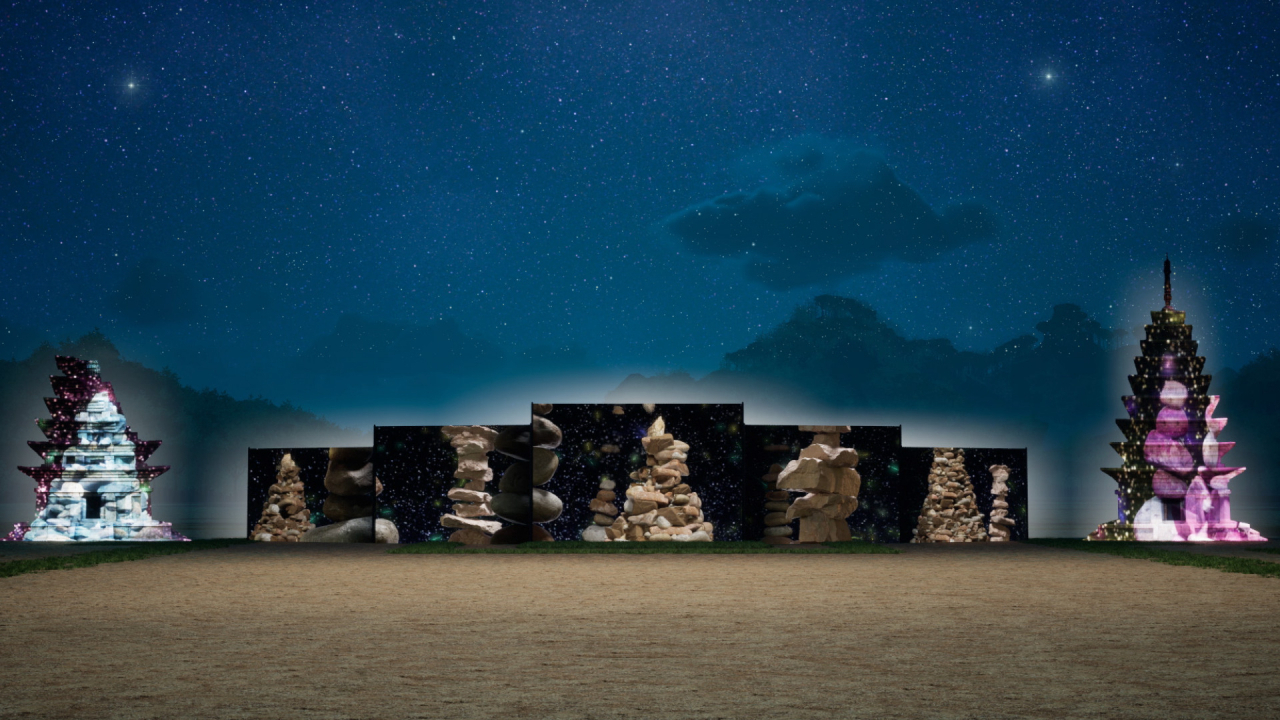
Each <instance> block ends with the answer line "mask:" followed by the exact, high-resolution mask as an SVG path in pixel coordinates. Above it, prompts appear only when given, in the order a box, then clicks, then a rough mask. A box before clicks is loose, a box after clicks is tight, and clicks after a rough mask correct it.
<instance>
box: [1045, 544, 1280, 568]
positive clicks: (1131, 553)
mask: <svg viewBox="0 0 1280 720" xmlns="http://www.w3.org/2000/svg"><path fill="white" fill-rule="evenodd" d="M1023 542H1025V543H1027V544H1028V545H1040V546H1042V547H1052V548H1061V549H1063V550H1083V551H1084V552H1093V553H1103V554H1104V555H1116V556H1118V557H1125V558H1133V559H1135V560H1154V561H1156V562H1162V563H1165V564H1166V565H1184V566H1187V567H1198V568H1208V569H1210V570H1221V571H1222V572H1229V573H1241V574H1244V575H1261V576H1263V577H1280V563H1276V562H1272V561H1270V560H1255V559H1253V558H1240V557H1225V556H1222V555H1202V554H1199V553H1192V552H1187V551H1185V550H1167V549H1164V548H1159V547H1151V543H1145V542H1120V541H1115V542H1108V541H1087V540H1075V539H1067V538H1034V539H1031V540H1024V541H1023Z"/></svg>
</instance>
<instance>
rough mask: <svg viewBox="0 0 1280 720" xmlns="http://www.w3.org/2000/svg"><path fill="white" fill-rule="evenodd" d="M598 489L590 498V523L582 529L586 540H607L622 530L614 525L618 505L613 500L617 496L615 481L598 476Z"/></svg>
mask: <svg viewBox="0 0 1280 720" xmlns="http://www.w3.org/2000/svg"><path fill="white" fill-rule="evenodd" d="M599 487H600V489H599V490H598V491H596V496H595V497H594V498H592V499H591V505H590V508H591V512H592V516H591V522H592V524H591V525H588V526H587V528H586V529H585V530H583V531H582V539H583V540H586V541H587V542H608V541H610V540H617V539H618V538H620V537H622V531H621V530H619V529H618V528H616V527H614V525H615V524H616V523H617V522H618V506H617V505H616V504H614V501H616V500H617V498H618V493H617V490H616V489H615V488H616V487H617V483H615V482H614V481H613V480H612V479H611V478H609V477H607V476H606V477H602V478H600V486H599Z"/></svg>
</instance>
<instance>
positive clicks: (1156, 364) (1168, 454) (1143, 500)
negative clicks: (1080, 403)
mask: <svg viewBox="0 0 1280 720" xmlns="http://www.w3.org/2000/svg"><path fill="white" fill-rule="evenodd" d="M1186 320H1187V314H1186V313H1185V312H1182V311H1181V310H1175V309H1174V307H1173V290H1172V287H1171V283H1170V268H1169V259H1168V258H1167V257H1166V258H1165V261H1164V308H1162V309H1160V310H1154V311H1152V312H1151V324H1150V325H1147V326H1146V339H1145V340H1143V341H1142V342H1141V346H1142V356H1141V357H1137V358H1134V361H1133V362H1134V366H1135V368H1136V369H1137V373H1136V374H1134V375H1130V376H1129V386H1130V387H1131V388H1132V389H1133V394H1132V395H1127V396H1125V397H1124V398H1123V400H1124V405H1125V409H1126V410H1127V411H1128V414H1129V417H1128V418H1122V419H1120V420H1117V421H1116V424H1117V425H1118V426H1119V427H1120V431H1121V432H1122V433H1124V438H1125V439H1124V442H1116V443H1111V447H1113V448H1114V449H1115V451H1116V452H1117V453H1119V454H1120V457H1121V458H1122V459H1123V462H1122V463H1121V466H1120V467H1118V468H1103V469H1102V471H1103V472H1105V473H1106V474H1108V475H1110V476H1111V477H1112V478H1113V479H1114V480H1115V481H1116V484H1118V485H1119V486H1120V487H1119V488H1118V489H1117V490H1116V501H1117V502H1116V505H1117V518H1116V519H1115V520H1112V521H1110V522H1106V523H1103V524H1101V525H1099V526H1098V529H1097V530H1095V531H1094V532H1093V533H1091V534H1090V535H1089V536H1088V539H1089V540H1161V541H1182V540H1190V541H1241V540H1244V541H1250V540H1257V541H1261V540H1265V538H1263V537H1262V536H1261V535H1259V534H1258V532H1257V531H1256V530H1253V529H1252V528H1250V527H1249V525H1248V524H1247V523H1242V522H1237V521H1235V520H1232V519H1231V500H1230V498H1231V490H1230V489H1228V487H1227V485H1228V483H1229V482H1230V481H1231V479H1232V478H1234V477H1235V476H1237V475H1239V474H1240V473H1242V472H1244V468H1242V467H1228V466H1226V465H1223V464H1222V456H1223V455H1225V454H1226V453H1227V451H1228V450H1230V449H1231V448H1232V447H1233V446H1234V445H1235V443H1233V442H1219V441H1218V435H1219V434H1220V433H1221V432H1222V430H1223V428H1225V427H1226V424H1227V420H1226V418H1215V417H1214V416H1213V412H1214V410H1215V409H1216V408H1217V406H1218V396H1217V395H1209V394H1208V390H1209V382H1210V380H1211V378H1210V376H1208V375H1205V374H1203V370H1204V358H1203V357H1200V356H1198V355H1196V351H1197V349H1198V345H1197V343H1196V341H1195V340H1192V339H1191V326H1190V325H1188V324H1187V322H1186Z"/></svg>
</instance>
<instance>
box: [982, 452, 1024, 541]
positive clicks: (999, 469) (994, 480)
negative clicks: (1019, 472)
mask: <svg viewBox="0 0 1280 720" xmlns="http://www.w3.org/2000/svg"><path fill="white" fill-rule="evenodd" d="M987 470H988V471H989V472H990V473H991V494H992V495H995V499H994V500H992V501H991V522H990V524H988V525H987V541H988V542H1006V541H1008V540H1009V538H1010V537H1011V536H1012V533H1013V526H1014V525H1016V524H1017V523H1016V521H1014V519H1013V518H1011V517H1009V501H1008V500H1006V499H1005V496H1006V495H1007V494H1008V493H1009V466H1008V465H992V466H991V467H989V468H987Z"/></svg>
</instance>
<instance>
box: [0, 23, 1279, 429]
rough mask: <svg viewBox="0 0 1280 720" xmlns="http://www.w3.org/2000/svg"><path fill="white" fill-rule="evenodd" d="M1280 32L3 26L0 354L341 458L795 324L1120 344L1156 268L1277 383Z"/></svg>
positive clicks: (1221, 361) (1120, 27) (1090, 27)
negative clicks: (356, 444) (301, 438)
mask: <svg viewBox="0 0 1280 720" xmlns="http://www.w3.org/2000/svg"><path fill="white" fill-rule="evenodd" d="M1277 28H1280V10H1278V9H1277V6H1276V5H1275V4H1272V3H1266V2H1209V1H1199V0H1196V1H1193V2H1180V3H1159V4H1157V3H1132V4H1130V3H1097V2H1077V1H1075V0H1067V1H1065V2H1060V3H1053V4H1047V3H1042V2H986V1H979V2H971V3H961V4H955V3H930V2H920V3H901V2H888V1H885V2H851V3H795V2H742V1H737V2H728V1H724V2H670V1H669V2H651V1H648V0H637V1H636V2H629V3H617V4H615V3H585V2H572V3H547V2H480V1H479V0H469V1H468V2H420V3H388V4H384V3H380V2H360V3H349V2H348V3H319V4H303V3H299V2H286V3H271V4H269V3H260V2H250V3H237V2H231V1H224V0H218V1H217V2H195V1H190V2H188V1H183V2H172V3H157V4H150V3H111V4H102V3H96V2H77V3H68V4H63V3H50V2H24V3H19V4H16V5H14V6H12V7H10V8H8V9H7V10H6V11H5V12H4V13H3V15H0V76H3V78H4V82H3V83H0V243H3V248H4V250H3V252H4V257H5V262H4V263H3V265H0V280H2V282H0V320H2V321H3V325H2V326H0V330H3V332H0V351H2V353H0V354H6V355H15V356H19V357H21V356H25V354H27V353H29V352H30V350H31V349H32V348H33V347H34V346H35V343H36V342H38V340H39V339H41V338H47V339H53V340H57V339H61V338H66V337H74V336H77V335H79V334H81V333H83V332H86V331H88V330H91V329H93V328H95V327H96V328H100V329H101V330H102V331H103V332H104V333H105V334H106V335H107V336H108V337H110V338H111V339H112V340H113V341H114V342H115V343H116V344H117V345H118V346H119V347H120V348H121V350H122V352H123V353H124V354H125V355H126V357H129V358H130V359H136V360H141V361H143V362H145V363H147V364H149V365H151V366H154V367H161V366H167V367H169V368H171V369H172V370H173V371H174V372H176V373H177V374H178V375H179V376H180V377H181V378H182V379H183V381H184V382H187V383H189V384H192V385H195V386H197V387H206V386H207V387H214V388H219V389H222V390H226V391H228V392H230V393H232V395H234V396H237V397H243V396H247V395H261V396H265V397H268V398H270V399H273V400H278V401H280V400H286V399H288V400H291V401H293V402H295V403H297V404H299V405H301V406H303V407H306V408H309V409H315V410H317V411H321V412H325V413H327V414H329V415H330V416H331V417H335V418H337V419H339V420H349V421H352V422H356V421H365V420H371V419H372V418H369V417H365V416H363V415H360V414H359V412H356V411H355V410H354V409H356V408H363V409H366V410H369V412H375V411H380V412H386V411H388V410H389V409H390V408H393V407H394V406H397V404H400V405H413V406H414V407H417V408H419V409H421V408H423V407H431V406H432V404H433V403H434V404H435V405H436V406H439V407H441V408H443V407H446V406H447V405H448V403H449V402H451V401H452V399H455V398H457V397H461V396H471V395H475V394H476V393H484V392H490V393H499V394H504V393H505V394H506V395H510V396H512V397H514V394H515V392H516V391H515V390H513V389H512V388H514V387H516V386H517V385H519V384H520V383H526V384H528V383H530V382H534V381H533V380H531V378H544V377H550V376H561V377H563V376H575V377H579V378H588V377H593V378H599V380H598V381H597V382H598V389H599V390H600V392H603V391H604V390H607V389H609V388H611V387H613V386H615V385H616V384H617V382H618V381H619V380H620V379H621V378H622V377H624V376H625V374H626V373H631V372H645V373H652V372H667V371H672V370H678V369H682V370H687V371H689V372H692V373H694V374H700V373H705V372H707V371H710V370H713V369H715V368H716V367H717V366H718V364H719V362H720V359H721V357H722V356H723V354H724V353H725V352H729V351H733V350H736V349H738V348H741V347H743V346H744V345H746V344H747V343H749V342H751V341H752V340H753V339H754V338H755V337H756V336H757V335H758V334H759V333H760V332H761V331H762V330H765V329H767V328H769V327H771V326H773V325H776V324H777V323H779V322H781V321H783V320H785V319H786V318H787V317H788V315H789V314H790V312H791V310H792V309H793V308H794V307H796V306H797V305H798V304H800V303H803V302H804V301H806V300H808V299H810V298H812V297H813V296H814V295H816V294H819V293H836V294H840V295H845V296H848V297H855V298H859V299H862V300H864V301H865V302H867V303H869V304H870V305H871V306H872V307H874V308H875V309H876V311H877V312H878V313H879V314H880V316H881V317H883V318H885V319H887V320H888V321H889V322H890V323H891V324H892V325H893V326H894V327H896V328H897V329H898V330H899V331H901V332H902V333H903V334H905V335H908V336H910V337H944V338H947V339H950V340H951V341H952V342H954V343H955V344H956V345H957V346H958V347H961V348H965V349H976V350H988V349H990V348H992V347H994V346H996V345H999V344H1000V343H1003V342H1005V341H1007V340H1009V339H1011V338H1012V337H1014V336H1016V335H1020V334H1023V333H1027V332H1030V331H1031V329H1032V328H1033V327H1034V325H1035V323H1036V322H1037V321H1040V320H1044V319H1047V318H1048V316H1049V314H1050V311H1051V308H1052V306H1053V305H1054V304H1056V303H1062V302H1072V303H1077V304H1079V305H1080V306H1082V307H1083V308H1084V309H1085V310H1086V311H1087V312H1089V313H1090V314H1092V315H1093V316H1094V317H1096V318H1098V319H1099V320H1100V321H1102V322H1103V324H1104V325H1107V326H1110V327H1117V328H1122V329H1129V330H1132V328H1133V327H1134V326H1136V325H1138V324H1140V323H1141V322H1143V320H1144V314H1145V312H1146V311H1147V310H1151V309H1155V308H1157V307H1159V305H1160V304H1161V302H1160V285H1161V281H1162V278H1161V276H1160V262H1161V261H1162V260H1163V258H1164V255H1165V254H1166V253H1168V254H1169V255H1170V256H1171V258H1172V260H1173V263H1174V269H1175V305H1177V306H1178V307H1179V308H1180V309H1185V310H1188V311H1189V313H1190V317H1189V321H1190V322H1192V323H1194V324H1196V327H1197V330H1196V333H1197V337H1198V338H1199V339H1200V340H1201V341H1202V350H1203V351H1204V354H1206V355H1208V356H1209V367H1210V368H1215V367H1221V366H1223V365H1229V366H1233V367H1239V366H1240V365H1241V364H1243V363H1244V362H1247V361H1248V359H1249V358H1250V357H1251V356H1252V355H1254V354H1255V353H1258V352H1261V351H1264V350H1266V349H1267V348H1269V347H1271V346H1274V345H1280V328H1278V327H1277V326H1276V325H1275V324H1274V323H1273V322H1271V319H1272V317H1273V315H1274V308H1275V307H1276V303H1277V300H1280V290H1277V277H1276V275H1277V264H1276V262H1275V257H1276V255H1275V250H1276V234H1277V231H1276V227H1277V226H1276V223H1277V220H1278V219H1280V207H1278V206H1277V198H1280V172H1278V171H1277V162H1278V161H1280V157H1278V156H1277V147H1276V142H1277V137H1280V133H1277V125H1276V118H1278V117H1280V70H1277V68H1280V62H1277V61H1278V60H1280V57H1278V55H1280V54H1278V53H1277V51H1276V34H1277V32H1278V31H1277ZM593 387H595V386H593ZM530 399H538V398H531V397H530V396H529V395H528V394H526V395H524V396H522V397H519V398H517V399H516V400H518V401H514V400H513V402H512V407H518V408H522V409H526V408H527V404H525V403H527V401H528V400H530ZM547 399H551V398H547ZM560 399H565V398H560ZM569 399H576V400H579V401H585V400H592V399H594V400H598V399H599V398H598V397H596V398H569ZM410 414H411V415H413V414H412V413H410ZM407 419H408V420H411V421H416V422H423V423H427V422H432V421H434V422H452V421H462V422H469V421H481V420H485V421H493V420H497V419H498V418H447V417H439V416H437V417H432V416H431V413H430V412H418V413H417V414H416V415H413V417H412V418H407ZM405 420H406V418H390V422H392V423H394V422H397V421H400V422H403V421H405ZM383 422H384V423H386V422H388V420H387V419H384V420H383Z"/></svg>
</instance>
